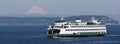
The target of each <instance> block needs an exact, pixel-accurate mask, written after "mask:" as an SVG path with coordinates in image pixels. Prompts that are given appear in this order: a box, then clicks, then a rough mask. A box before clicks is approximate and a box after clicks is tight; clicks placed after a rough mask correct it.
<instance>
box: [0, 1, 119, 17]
mask: <svg viewBox="0 0 120 44" xmlns="http://www.w3.org/2000/svg"><path fill="white" fill-rule="evenodd" d="M3 14H4V15H9V14H57V15H81V14H87V15H88V14H99V15H100V14H112V15H118V14H120V0H0V15H3Z"/></svg>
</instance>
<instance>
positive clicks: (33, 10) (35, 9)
mask: <svg viewBox="0 0 120 44" xmlns="http://www.w3.org/2000/svg"><path fill="white" fill-rule="evenodd" d="M24 14H47V12H46V11H45V10H43V9H42V8H39V7H37V6H33V7H32V8H30V9H29V10H27V12H25V13H24Z"/></svg>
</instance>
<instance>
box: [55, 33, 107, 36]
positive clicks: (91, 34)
mask: <svg viewBox="0 0 120 44" xmlns="http://www.w3.org/2000/svg"><path fill="white" fill-rule="evenodd" d="M105 34H106V33H105V32H102V33H101V32H87V33H86V32H81V33H80V34H58V35H55V36H57V37H65V36H66V37H72V36H102V35H105Z"/></svg>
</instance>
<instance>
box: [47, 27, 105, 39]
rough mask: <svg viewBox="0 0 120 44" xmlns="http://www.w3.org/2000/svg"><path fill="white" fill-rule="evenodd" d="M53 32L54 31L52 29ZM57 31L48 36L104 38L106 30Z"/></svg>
mask: <svg viewBox="0 0 120 44" xmlns="http://www.w3.org/2000/svg"><path fill="white" fill-rule="evenodd" d="M52 30H54V29H52ZM57 30H60V32H59V33H54V34H52V33H51V34H48V36H51V37H53V36H57V37H73V36H76V37H77V36H104V35H106V28H104V29H102V28H101V29H87V30H88V31H86V30H82V29H79V31H78V29H75V30H77V31H75V30H72V29H70V30H68V29H57Z"/></svg>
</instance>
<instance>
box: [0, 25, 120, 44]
mask: <svg viewBox="0 0 120 44" xmlns="http://www.w3.org/2000/svg"><path fill="white" fill-rule="evenodd" d="M107 29H108V33H107V35H106V36H98V37H60V38H49V37H47V35H46V32H47V26H0V44H120V25H111V26H107Z"/></svg>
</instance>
